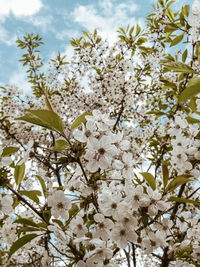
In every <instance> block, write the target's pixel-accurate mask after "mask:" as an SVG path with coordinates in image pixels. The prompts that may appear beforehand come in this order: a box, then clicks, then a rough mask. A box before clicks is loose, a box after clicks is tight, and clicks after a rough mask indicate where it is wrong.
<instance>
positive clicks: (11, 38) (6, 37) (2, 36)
mask: <svg viewBox="0 0 200 267" xmlns="http://www.w3.org/2000/svg"><path fill="white" fill-rule="evenodd" d="M16 39H17V36H16V35H10V34H9V33H8V31H7V30H6V29H5V28H3V27H2V26H1V24H0V42H2V43H4V44H6V45H8V46H10V45H16Z"/></svg>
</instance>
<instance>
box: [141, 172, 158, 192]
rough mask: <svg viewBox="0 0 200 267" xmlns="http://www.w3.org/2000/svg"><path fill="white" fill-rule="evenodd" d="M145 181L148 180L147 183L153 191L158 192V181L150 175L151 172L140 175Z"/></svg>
mask: <svg viewBox="0 0 200 267" xmlns="http://www.w3.org/2000/svg"><path fill="white" fill-rule="evenodd" d="M140 174H141V175H142V176H143V177H144V179H145V180H146V182H147V183H148V185H149V186H150V187H151V188H152V189H153V190H156V180H155V177H154V176H153V175H152V174H151V173H149V172H141V173H140Z"/></svg>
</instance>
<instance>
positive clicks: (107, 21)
mask: <svg viewBox="0 0 200 267" xmlns="http://www.w3.org/2000/svg"><path fill="white" fill-rule="evenodd" d="M138 8H139V6H138V5H137V4H135V3H133V1H131V0H128V1H126V2H123V3H117V2H116V1H115V0H103V1H99V3H98V5H95V6H94V5H78V6H77V7H76V8H75V9H74V10H73V12H72V14H71V15H72V18H73V20H74V21H75V22H77V23H79V24H80V25H81V26H83V27H85V28H86V29H87V30H89V31H93V30H94V29H95V28H96V29H98V30H99V33H100V35H101V36H102V37H104V38H107V39H108V40H109V41H110V42H111V43H112V42H113V41H115V40H116V37H117V33H116V30H117V29H118V28H119V27H126V26H127V25H130V26H132V25H134V24H136V23H139V24H140V25H141V24H142V25H143V24H144V19H143V18H136V17H135V16H134V13H135V12H136V11H137V10H138Z"/></svg>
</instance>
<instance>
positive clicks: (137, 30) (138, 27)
mask: <svg viewBox="0 0 200 267" xmlns="http://www.w3.org/2000/svg"><path fill="white" fill-rule="evenodd" d="M140 32H141V28H140V26H139V25H138V24H137V26H136V33H135V35H136V36H138V34H139V33H140Z"/></svg>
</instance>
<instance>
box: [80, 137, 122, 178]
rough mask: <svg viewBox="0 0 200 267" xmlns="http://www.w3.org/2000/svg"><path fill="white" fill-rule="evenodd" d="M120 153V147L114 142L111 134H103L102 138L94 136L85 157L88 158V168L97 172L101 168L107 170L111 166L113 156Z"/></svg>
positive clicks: (88, 144) (89, 142)
mask: <svg viewBox="0 0 200 267" xmlns="http://www.w3.org/2000/svg"><path fill="white" fill-rule="evenodd" d="M117 153H118V149H117V148H116V146H115V145H113V144H112V140H111V138H110V137H109V136H105V135H104V136H102V137H101V138H100V140H98V139H96V138H92V139H90V140H89V141H88V143H87V151H86V153H85V155H84V158H85V159H86V160H88V163H87V166H86V167H87V169H88V171H90V172H92V173H93V172H96V171H97V170H98V169H99V168H100V169H102V170H105V169H107V168H109V167H111V162H112V160H113V157H114V156H115V155H116V154H117Z"/></svg>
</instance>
